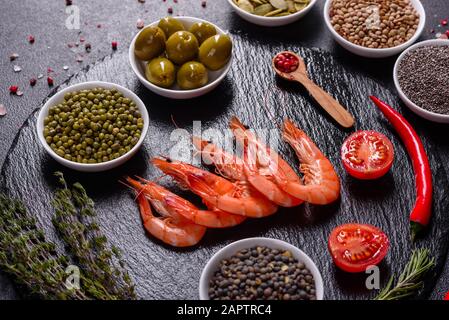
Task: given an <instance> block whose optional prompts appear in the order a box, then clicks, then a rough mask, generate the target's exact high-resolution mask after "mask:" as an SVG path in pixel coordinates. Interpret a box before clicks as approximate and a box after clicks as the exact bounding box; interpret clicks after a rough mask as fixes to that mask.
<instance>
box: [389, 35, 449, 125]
mask: <svg viewBox="0 0 449 320" xmlns="http://www.w3.org/2000/svg"><path fill="white" fill-rule="evenodd" d="M448 61H449V42H448V41H447V40H442V39H434V40H427V41H422V42H419V43H417V44H415V45H413V46H411V47H410V48H408V49H407V50H405V51H404V52H403V53H402V54H401V55H400V56H399V58H398V59H397V61H396V64H395V66H394V70H393V80H394V85H395V87H396V90H397V91H398V95H399V97H400V98H401V100H402V101H403V102H404V104H405V105H406V106H407V107H408V108H410V110H412V111H413V112H414V113H416V114H417V115H419V116H421V117H423V118H424V119H427V120H430V121H434V122H439V123H449V86H448V85H447V76H448V74H449V64H448Z"/></svg>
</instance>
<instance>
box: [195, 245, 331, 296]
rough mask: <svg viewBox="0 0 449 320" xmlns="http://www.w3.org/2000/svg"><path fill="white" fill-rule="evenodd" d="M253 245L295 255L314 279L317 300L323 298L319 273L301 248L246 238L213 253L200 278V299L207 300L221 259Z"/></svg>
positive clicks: (321, 280)
mask: <svg viewBox="0 0 449 320" xmlns="http://www.w3.org/2000/svg"><path fill="white" fill-rule="evenodd" d="M255 246H264V247H268V248H272V249H281V250H289V251H290V252H291V253H292V254H293V257H295V258H296V259H297V260H298V261H299V262H302V263H304V264H305V266H306V268H307V269H309V270H310V272H311V273H312V275H313V278H314V280H315V289H316V296H317V300H323V296H324V285H323V278H322V277H321V273H320V272H319V271H318V268H317V267H316V265H315V263H314V262H313V261H312V259H310V258H309V256H308V255H306V254H305V253H304V252H303V251H302V250H300V249H298V248H297V247H295V246H293V245H291V244H289V243H287V242H285V241H282V240H278V239H271V238H248V239H243V240H239V241H236V242H233V243H231V244H229V245H227V246H226V247H224V248H222V249H221V250H219V251H218V252H217V253H215V254H214V255H213V256H212V258H210V260H209V261H208V262H207V264H206V266H205V267H204V269H203V272H202V274H201V278H200V286H199V294H200V299H201V300H209V281H210V279H211V278H212V276H213V275H214V273H215V272H216V271H217V270H218V266H219V265H220V262H221V261H222V260H223V259H227V258H230V257H231V256H233V255H234V254H236V253H237V252H238V251H240V250H242V249H248V248H252V247H255Z"/></svg>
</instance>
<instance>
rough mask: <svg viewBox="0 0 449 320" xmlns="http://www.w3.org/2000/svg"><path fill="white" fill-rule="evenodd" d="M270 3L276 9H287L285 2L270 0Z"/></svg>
mask: <svg viewBox="0 0 449 320" xmlns="http://www.w3.org/2000/svg"><path fill="white" fill-rule="evenodd" d="M270 3H271V5H272V6H273V7H275V8H276V9H282V10H285V9H287V2H285V0H270Z"/></svg>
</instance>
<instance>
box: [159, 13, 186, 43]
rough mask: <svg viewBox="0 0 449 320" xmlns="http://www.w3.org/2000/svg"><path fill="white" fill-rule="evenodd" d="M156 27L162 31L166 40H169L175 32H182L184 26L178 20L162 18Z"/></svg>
mask: <svg viewBox="0 0 449 320" xmlns="http://www.w3.org/2000/svg"><path fill="white" fill-rule="evenodd" d="M157 26H158V27H159V28H161V29H162V31H164V33H165V36H166V37H167V38H169V37H170V36H171V35H172V34H173V33H175V32H176V31H182V30H184V25H183V24H182V23H181V22H180V21H179V20H176V19H175V18H172V17H165V18H162V19H161V20H160V21H159V24H158V25H157Z"/></svg>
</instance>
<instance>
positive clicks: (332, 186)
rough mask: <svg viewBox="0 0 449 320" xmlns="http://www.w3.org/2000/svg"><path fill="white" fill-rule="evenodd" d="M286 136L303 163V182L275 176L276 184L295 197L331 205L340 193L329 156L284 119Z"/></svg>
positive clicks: (284, 134) (285, 138)
mask: <svg viewBox="0 0 449 320" xmlns="http://www.w3.org/2000/svg"><path fill="white" fill-rule="evenodd" d="M283 138H284V140H285V141H287V142H288V144H290V146H291V147H292V148H293V149H294V150H295V152H296V155H297V157H298V159H299V161H300V162H301V165H300V167H299V169H300V171H301V172H302V173H303V174H304V178H303V181H304V184H301V183H297V182H294V181H288V180H287V179H282V178H281V177H280V176H277V177H276V183H277V184H278V185H279V186H280V187H281V188H282V190H284V191H286V192H288V193H289V194H291V195H292V196H294V197H296V198H299V199H302V200H304V201H307V202H310V203H313V204H328V203H331V202H333V201H335V200H337V199H338V198H339V196H340V179H339V178H338V176H337V173H336V172H335V169H334V167H333V166H332V164H331V162H330V161H329V159H327V158H326V157H325V156H324V154H323V153H322V152H321V151H320V149H318V147H317V146H316V145H315V143H313V141H312V140H311V139H310V138H309V137H308V136H307V135H306V134H305V133H304V132H303V131H302V130H300V129H298V128H297V127H296V126H295V125H294V124H293V122H292V121H291V120H285V122H284V130H283Z"/></svg>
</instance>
